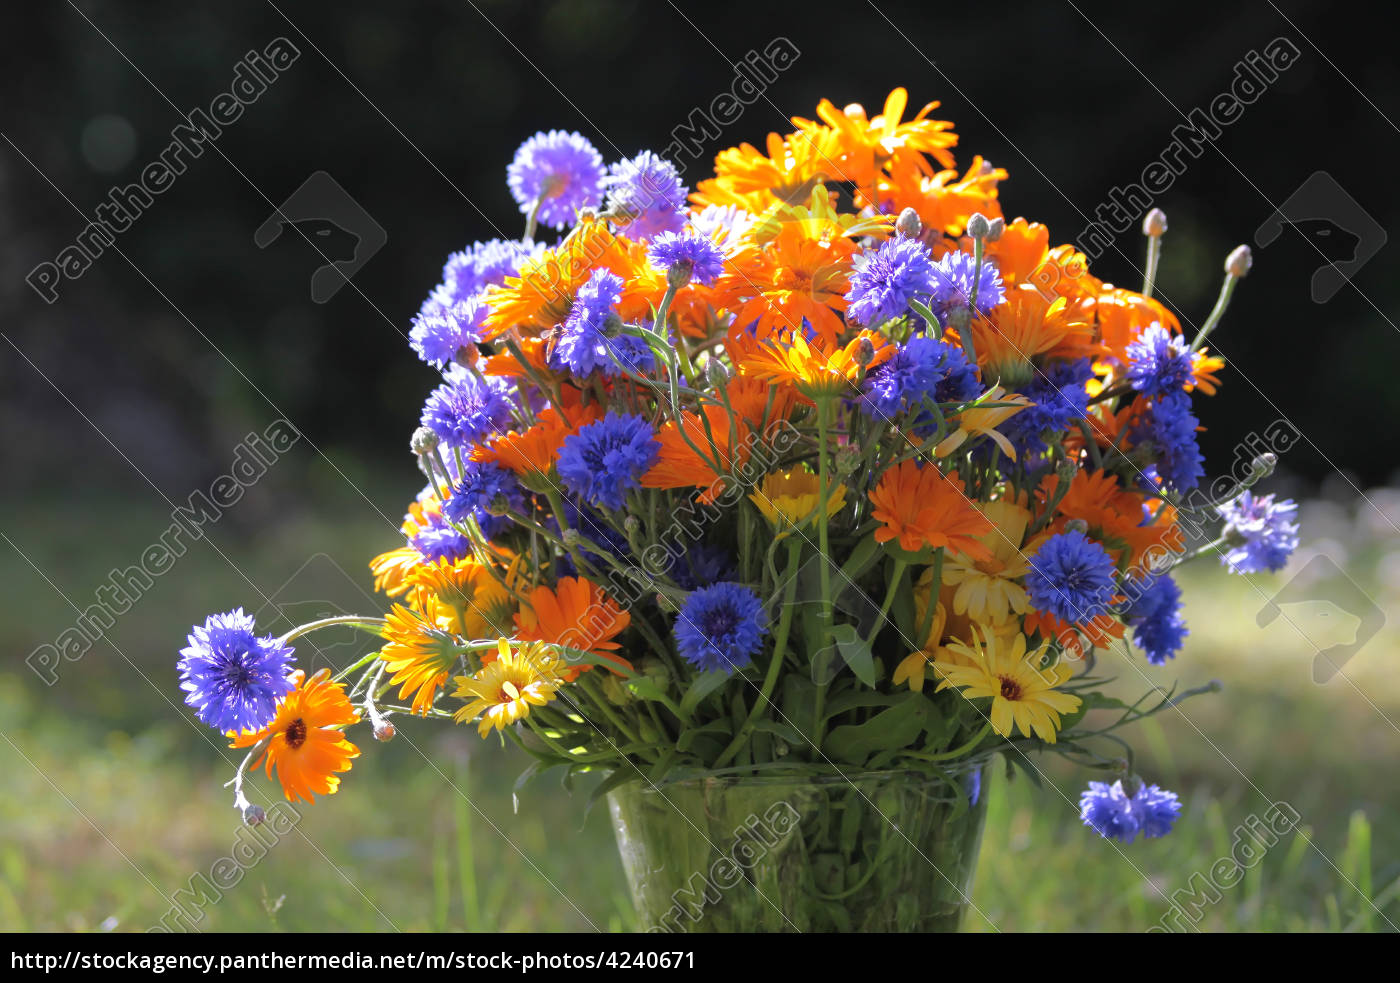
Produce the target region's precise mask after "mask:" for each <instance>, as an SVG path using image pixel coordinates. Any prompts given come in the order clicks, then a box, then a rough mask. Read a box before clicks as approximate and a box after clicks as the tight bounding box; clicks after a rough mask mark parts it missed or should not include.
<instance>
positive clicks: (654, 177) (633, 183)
mask: <svg viewBox="0 0 1400 983" xmlns="http://www.w3.org/2000/svg"><path fill="white" fill-rule="evenodd" d="M603 183H604V185H605V186H606V188H607V190H608V211H610V212H612V213H613V214H615V215H617V216H618V217H617V219H616V220H615V221H616V222H617V227H618V231H619V232H621V233H622V234H623V235H625V236H627V237H629V238H631V239H650V238H651V237H652V236H656V235H660V234H661V233H662V232H679V231H680V230H681V229H683V228H685V206H686V187H685V182H684V181H682V180H681V176H680V174H678V173H677V172H676V167H675V165H674V164H672V163H671V162H670V161H668V160H662V159H661V158H660V157H658V156H656V154H654V153H652V152H651V151H650V150H643V151H642V152H641V153H640V154H638V155H637V156H636V157H633V158H632V159H631V160H624V161H620V162H618V163H616V164H613V165H612V166H611V167H610V168H608V176H607V177H606V178H605V179H604V182H603Z"/></svg>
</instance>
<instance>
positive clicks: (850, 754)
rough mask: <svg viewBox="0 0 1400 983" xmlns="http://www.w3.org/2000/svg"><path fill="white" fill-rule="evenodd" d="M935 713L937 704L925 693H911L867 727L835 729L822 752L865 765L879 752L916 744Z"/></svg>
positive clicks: (824, 744) (878, 715)
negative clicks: (868, 759)
mask: <svg viewBox="0 0 1400 983" xmlns="http://www.w3.org/2000/svg"><path fill="white" fill-rule="evenodd" d="M935 713H936V710H935V708H934V706H933V704H932V703H931V702H929V700H928V698H927V697H925V696H924V695H923V694H922V693H907V694H905V696H904V698H903V699H901V700H900V701H899V702H898V703H896V704H895V705H894V706H892V707H890V708H888V709H886V710H881V711H880V712H879V713H877V714H876V715H875V716H873V717H871V718H870V719H869V720H867V721H866V722H865V723H863V724H847V725H845V726H843V727H837V728H835V729H834V730H832V732H831V733H830V734H828V735H827V738H826V740H825V741H824V742H823V744H822V749H823V750H824V751H826V752H828V753H829V754H830V755H831V756H832V757H833V758H835V759H837V760H838V761H842V762H845V763H846V764H851V765H861V764H864V763H865V760H866V759H867V758H869V757H870V756H871V755H872V754H874V753H875V752H877V751H887V750H890V749H892V748H904V747H908V746H909V745H911V744H913V743H914V741H915V739H917V738H918V736H919V734H921V733H922V732H923V731H924V729H925V728H926V727H927V726H928V725H929V723H930V722H931V721H932V720H933V719H934V716H935Z"/></svg>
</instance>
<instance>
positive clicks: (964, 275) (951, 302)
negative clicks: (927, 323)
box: [929, 250, 1006, 325]
mask: <svg viewBox="0 0 1400 983" xmlns="http://www.w3.org/2000/svg"><path fill="white" fill-rule="evenodd" d="M931 276H932V279H933V299H932V301H931V302H930V303H929V306H930V307H932V308H933V312H934V313H935V314H937V315H938V319H939V323H941V324H944V325H946V324H947V323H948V315H949V314H951V313H952V312H953V311H954V310H958V309H963V310H966V309H967V308H968V307H970V306H971V301H972V285H973V284H974V283H976V284H977V313H978V314H986V313H987V312H988V311H990V310H991V309H992V308H993V307H996V306H997V305H998V304H1000V303H1001V302H1002V301H1003V300H1005V299H1006V290H1005V289H1004V288H1003V287H1002V285H1001V274H1000V273H998V272H997V268H996V267H995V266H993V265H992V264H991V263H983V264H982V265H981V267H980V268H979V267H978V266H977V260H976V258H975V257H973V256H972V255H971V254H970V253H965V252H962V251H961V250H955V251H953V252H950V253H947V254H946V255H945V256H944V257H943V258H942V259H940V260H939V261H938V262H936V263H934V264H933V269H932V271H931Z"/></svg>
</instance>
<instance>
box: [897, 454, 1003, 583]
mask: <svg viewBox="0 0 1400 983" xmlns="http://www.w3.org/2000/svg"><path fill="white" fill-rule="evenodd" d="M870 501H871V502H873V503H874V505H875V510H874V512H873V513H872V514H873V515H874V517H875V518H876V519H878V520H880V522H882V523H883V524H884V525H882V526H881V527H880V528H879V529H877V530H875V541H876V542H879V543H888V542H889V541H890V540H892V539H898V540H899V545H900V547H901V548H902V549H905V550H907V551H909V552H910V553H916V552H918V551H919V550H921V549H923V548H924V547H929V548H930V549H938V548H939V547H945V548H947V549H948V551H949V552H952V553H965V554H966V555H968V556H970V557H972V558H974V559H977V560H990V559H991V558H992V554H991V553H990V552H988V550H987V547H986V546H984V545H983V544H982V543H981V542H979V541H978V537H979V536H983V535H985V534H987V533H988V532H990V531H991V529H992V522H991V520H990V519H988V518H987V517H986V516H985V515H983V514H982V513H981V512H979V511H978V510H977V508H976V506H974V505H973V504H972V502H970V501H969V500H968V498H967V495H966V494H964V492H963V484H962V479H961V478H959V477H958V476H957V475H956V474H950V475H944V474H943V473H942V472H941V471H939V470H938V468H937V467H936V466H934V465H929V466H927V467H921V466H920V465H919V462H917V461H912V460H911V461H904V462H901V463H900V464H897V465H895V466H894V467H892V468H890V469H889V470H888V471H886V472H885V473H884V474H883V475H881V476H880V481H879V483H878V484H877V485H876V486H875V487H874V488H873V489H872V490H871V492H870Z"/></svg>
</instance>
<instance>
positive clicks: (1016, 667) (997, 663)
mask: <svg viewBox="0 0 1400 983" xmlns="http://www.w3.org/2000/svg"><path fill="white" fill-rule="evenodd" d="M1048 647H1049V644H1048V643H1046V644H1044V645H1041V646H1040V647H1039V648H1038V649H1036V650H1035V651H1034V652H1030V653H1029V654H1028V653H1027V651H1026V636H1025V635H1022V634H1021V633H1020V632H1017V633H1016V634H1015V635H1014V636H1012V637H1011V638H1010V640H1009V641H1008V640H1007V639H1003V638H998V637H997V635H996V633H995V632H994V631H991V630H989V629H986V628H983V629H981V630H980V631H979V630H978V629H977V628H974V629H973V641H972V644H967V643H965V642H961V641H959V642H953V643H952V644H950V645H949V648H951V649H953V650H954V651H955V652H958V653H960V654H961V655H964V656H966V657H967V658H968V659H969V660H970V661H971V664H970V665H957V664H955V663H952V662H939V663H936V664H935V668H936V669H937V670H938V671H939V672H940V673H941V674H942V675H943V679H942V681H941V682H940V683H939V684H938V689H939V690H943V689H947V688H948V687H950V686H952V687H956V688H957V689H959V690H961V691H962V695H963V696H965V697H967V698H968V699H970V700H976V699H981V698H984V697H990V698H991V701H992V708H991V724H992V730H994V731H996V732H997V733H998V734H999V735H1001V736H1002V737H1010V736H1011V731H1012V728H1013V727H1015V728H1016V729H1018V730H1020V732H1021V733H1022V734H1023V735H1025V736H1026V737H1031V736H1032V735H1034V736H1036V737H1039V738H1040V739H1041V740H1043V741H1045V743H1047V744H1054V743H1055V738H1056V733H1057V731H1058V730H1059V728H1060V715H1061V714H1065V713H1073V712H1074V711H1075V710H1078V709H1079V704H1080V699H1079V697H1077V696H1074V695H1072V694H1070V693H1061V692H1059V691H1058V690H1057V689H1055V687H1056V686H1059V685H1061V684H1063V683H1064V682H1065V681H1067V680H1068V679H1069V677H1070V675H1071V670H1070V668H1069V666H1067V665H1065V664H1064V663H1057V664H1056V665H1052V666H1048V667H1045V668H1041V667H1040V663H1041V659H1042V658H1043V657H1044V655H1045V652H1046V649H1047V648H1048Z"/></svg>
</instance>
